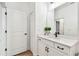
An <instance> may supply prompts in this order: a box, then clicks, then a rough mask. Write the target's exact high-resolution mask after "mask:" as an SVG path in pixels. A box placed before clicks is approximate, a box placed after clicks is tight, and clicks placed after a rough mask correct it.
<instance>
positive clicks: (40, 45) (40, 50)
mask: <svg viewBox="0 0 79 59" xmlns="http://www.w3.org/2000/svg"><path fill="white" fill-rule="evenodd" d="M45 47H46V44H45V43H44V42H43V41H42V40H38V55H39V56H46V55H47V52H46V51H45Z"/></svg>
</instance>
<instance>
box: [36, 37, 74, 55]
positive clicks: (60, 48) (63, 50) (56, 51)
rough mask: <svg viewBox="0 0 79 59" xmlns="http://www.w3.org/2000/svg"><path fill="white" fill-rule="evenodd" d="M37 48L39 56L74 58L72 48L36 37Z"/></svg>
mask: <svg viewBox="0 0 79 59" xmlns="http://www.w3.org/2000/svg"><path fill="white" fill-rule="evenodd" d="M37 46H38V48H37V50H38V55H39V56H70V55H71V56H72V55H74V56H75V53H76V49H75V47H74V46H72V47H69V46H66V45H63V44H62V43H57V42H54V41H50V40H48V39H47V38H42V37H38V45H37Z"/></svg>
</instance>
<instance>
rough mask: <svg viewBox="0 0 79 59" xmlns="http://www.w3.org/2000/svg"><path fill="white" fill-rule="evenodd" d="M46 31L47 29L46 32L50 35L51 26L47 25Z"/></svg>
mask: <svg viewBox="0 0 79 59" xmlns="http://www.w3.org/2000/svg"><path fill="white" fill-rule="evenodd" d="M44 31H45V33H44V34H45V35H49V34H50V31H51V27H45V28H44Z"/></svg>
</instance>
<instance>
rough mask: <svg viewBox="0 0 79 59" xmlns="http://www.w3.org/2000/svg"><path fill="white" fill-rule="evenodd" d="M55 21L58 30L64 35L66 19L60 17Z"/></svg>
mask: <svg viewBox="0 0 79 59" xmlns="http://www.w3.org/2000/svg"><path fill="white" fill-rule="evenodd" d="M55 22H56V32H57V33H58V34H60V35H64V19H63V18H59V19H57V20H56V21H55Z"/></svg>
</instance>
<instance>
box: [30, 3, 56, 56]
mask: <svg viewBox="0 0 79 59" xmlns="http://www.w3.org/2000/svg"><path fill="white" fill-rule="evenodd" d="M47 12H48V15H47ZM46 18H47V23H46ZM46 26H50V27H51V28H52V31H51V32H52V33H54V31H55V30H54V29H55V28H54V10H50V11H47V3H46V2H37V3H35V19H33V20H31V32H32V33H31V40H33V41H32V43H33V44H32V49H31V50H32V52H33V55H37V43H38V42H37V35H39V34H40V35H41V34H44V28H45V27H46Z"/></svg>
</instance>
